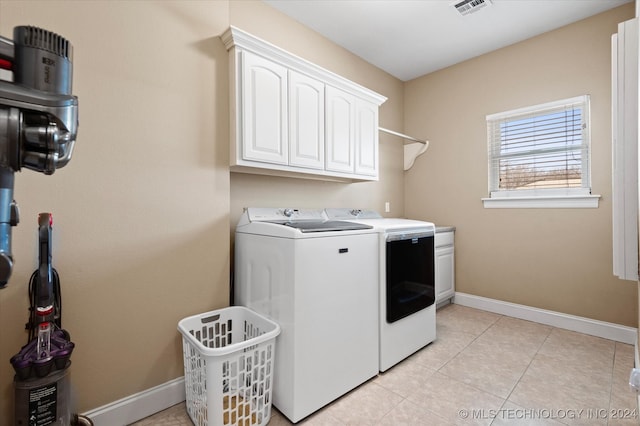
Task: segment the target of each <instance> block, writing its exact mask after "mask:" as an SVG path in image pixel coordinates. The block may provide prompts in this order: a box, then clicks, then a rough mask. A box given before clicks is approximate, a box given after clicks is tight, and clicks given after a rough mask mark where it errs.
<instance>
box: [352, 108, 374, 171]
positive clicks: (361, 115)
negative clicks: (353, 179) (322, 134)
mask: <svg viewBox="0 0 640 426" xmlns="http://www.w3.org/2000/svg"><path fill="white" fill-rule="evenodd" d="M355 172H356V174H358V175H368V176H377V175H378V106H377V105H375V104H373V103H371V102H367V101H364V100H362V99H357V100H356V140H355Z"/></svg>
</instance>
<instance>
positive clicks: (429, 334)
mask: <svg viewBox="0 0 640 426" xmlns="http://www.w3.org/2000/svg"><path fill="white" fill-rule="evenodd" d="M325 212H326V214H327V217H328V218H329V219H330V220H348V221H350V222H356V223H360V224H364V225H369V226H373V227H374V229H376V230H377V231H378V233H379V245H378V247H379V253H378V256H379V259H380V260H379V268H380V269H379V275H378V276H379V291H380V294H379V301H380V303H379V317H378V321H379V325H378V327H379V368H380V371H386V370H388V369H389V368H391V367H392V366H394V365H395V364H397V363H398V362H400V361H402V360H403V359H405V358H406V357H408V356H409V355H411V354H413V353H414V352H416V351H418V350H419V349H421V348H422V347H424V346H426V345H427V344H429V343H431V342H433V341H434V340H435V339H436V305H435V248H434V240H435V225H434V224H433V223H431V222H423V221H418V220H410V219H393V218H383V217H382V216H381V215H380V214H379V213H377V212H375V211H372V210H359V209H325Z"/></svg>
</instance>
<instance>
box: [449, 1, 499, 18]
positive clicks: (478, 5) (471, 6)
mask: <svg viewBox="0 0 640 426" xmlns="http://www.w3.org/2000/svg"><path fill="white" fill-rule="evenodd" d="M454 6H455V8H456V10H457V11H458V12H460V15H463V16H464V15H468V14H470V13H474V12H477V11H479V10H480V9H483V8H485V7H487V6H491V0H463V1H461V2H458V3H456V4H455V5H454Z"/></svg>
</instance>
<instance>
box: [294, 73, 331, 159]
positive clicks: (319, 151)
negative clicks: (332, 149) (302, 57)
mask: <svg viewBox="0 0 640 426" xmlns="http://www.w3.org/2000/svg"><path fill="white" fill-rule="evenodd" d="M289 164H290V165H292V166H301V167H308V168H312V169H323V168H324V83H322V82H320V81H318V80H316V79H313V78H311V77H308V76H306V75H303V74H300V73H297V72H295V71H289Z"/></svg>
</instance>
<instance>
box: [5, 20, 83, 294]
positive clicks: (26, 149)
mask: <svg viewBox="0 0 640 426" xmlns="http://www.w3.org/2000/svg"><path fill="white" fill-rule="evenodd" d="M72 56H73V48H72V46H71V44H70V43H69V42H68V41H67V40H65V39H64V38H62V37H61V36H59V35H58V34H55V33H53V32H50V31H47V30H43V29H41V28H37V27H31V26H19V27H15V28H14V30H13V41H12V40H9V39H7V38H4V37H0V68H1V69H5V70H9V71H11V72H12V73H13V81H7V80H2V79H0V288H2V287H4V286H5V285H6V284H7V282H8V281H9V278H10V276H11V272H12V269H13V257H12V254H11V227H12V226H16V225H17V224H18V221H19V215H18V207H17V204H16V203H15V201H14V199H13V180H14V177H13V175H14V173H15V172H17V171H20V170H21V168H22V167H25V168H27V169H30V170H34V171H37V172H41V173H44V174H46V175H50V174H53V172H54V171H55V170H56V169H58V168H60V167H64V166H65V165H66V164H67V163H68V162H69V161H70V160H71V156H72V154H73V146H74V144H75V140H76V135H77V132H78V98H77V97H76V96H73V95H72V94H71V83H72V74H73V66H72V62H71V61H72Z"/></svg>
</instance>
